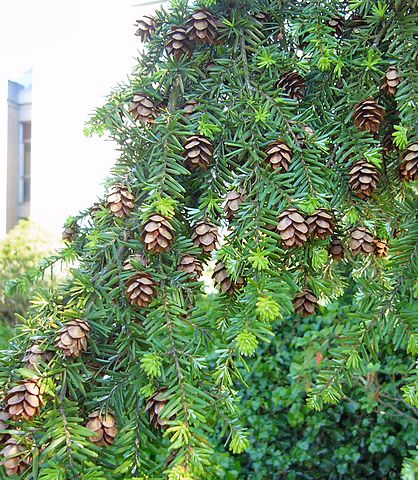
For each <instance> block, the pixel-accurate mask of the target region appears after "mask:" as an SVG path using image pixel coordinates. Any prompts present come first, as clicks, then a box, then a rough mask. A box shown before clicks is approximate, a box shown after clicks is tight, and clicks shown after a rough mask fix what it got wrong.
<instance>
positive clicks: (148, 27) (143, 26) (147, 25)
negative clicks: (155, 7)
mask: <svg viewBox="0 0 418 480" xmlns="http://www.w3.org/2000/svg"><path fill="white" fill-rule="evenodd" d="M135 26H136V27H137V28H138V30H137V31H136V32H135V35H136V36H138V37H139V38H140V39H141V42H147V41H148V40H149V39H150V38H151V36H152V35H153V34H154V32H155V30H156V29H157V20H156V19H155V17H150V16H149V15H144V16H143V17H142V18H141V19H140V20H137V21H136V23H135Z"/></svg>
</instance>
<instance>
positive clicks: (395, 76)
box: [382, 65, 401, 96]
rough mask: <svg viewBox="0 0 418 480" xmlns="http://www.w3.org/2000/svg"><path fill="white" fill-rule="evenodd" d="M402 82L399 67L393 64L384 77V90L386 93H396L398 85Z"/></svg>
mask: <svg viewBox="0 0 418 480" xmlns="http://www.w3.org/2000/svg"><path fill="white" fill-rule="evenodd" d="M400 83H401V77H400V76H399V72H398V69H397V68H396V66H394V65H392V66H391V67H389V69H388V71H387V72H386V73H385V76H384V78H383V84H382V90H383V91H384V92H385V93H386V95H392V96H395V95H396V91H397V89H398V85H399V84H400Z"/></svg>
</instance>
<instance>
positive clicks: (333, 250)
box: [328, 238, 344, 261]
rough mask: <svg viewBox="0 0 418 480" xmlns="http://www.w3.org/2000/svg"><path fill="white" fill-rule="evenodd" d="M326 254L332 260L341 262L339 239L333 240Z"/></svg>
mask: <svg viewBox="0 0 418 480" xmlns="http://www.w3.org/2000/svg"><path fill="white" fill-rule="evenodd" d="M328 253H329V255H330V256H331V257H332V258H333V259H334V260H337V261H338V260H342V259H343V258H344V245H343V242H342V241H341V240H340V239H339V238H333V240H332V242H331V245H330V246H329V248H328Z"/></svg>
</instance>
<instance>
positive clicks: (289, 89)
mask: <svg viewBox="0 0 418 480" xmlns="http://www.w3.org/2000/svg"><path fill="white" fill-rule="evenodd" d="M277 86H278V87H279V88H281V89H283V90H284V91H285V92H286V93H287V94H288V95H289V97H291V98H294V99H295V100H302V98H303V96H304V95H305V80H304V79H303V77H302V76H301V75H300V74H299V73H298V72H289V73H286V74H285V75H283V76H282V77H281V78H280V80H279V81H278V83H277Z"/></svg>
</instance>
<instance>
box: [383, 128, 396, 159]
mask: <svg viewBox="0 0 418 480" xmlns="http://www.w3.org/2000/svg"><path fill="white" fill-rule="evenodd" d="M392 133H393V132H392V131H391V132H388V133H387V134H386V135H385V136H384V137H383V140H382V154H383V155H389V154H390V153H391V152H393V151H394V150H395V149H396V148H397V147H396V145H395V142H394V141H393V136H392Z"/></svg>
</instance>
